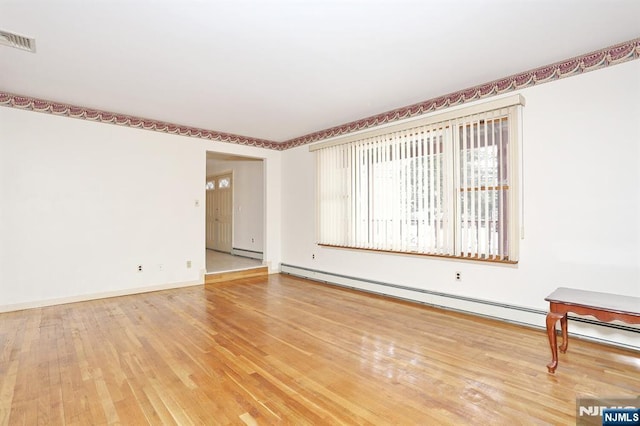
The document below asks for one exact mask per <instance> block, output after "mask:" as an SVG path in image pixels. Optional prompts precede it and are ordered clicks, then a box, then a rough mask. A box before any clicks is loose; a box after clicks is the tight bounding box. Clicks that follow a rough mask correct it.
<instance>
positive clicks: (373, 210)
mask: <svg viewBox="0 0 640 426" xmlns="http://www.w3.org/2000/svg"><path fill="white" fill-rule="evenodd" d="M517 112H518V111H517V106H508V107H503V108H498V109H493V110H490V111H484V112H480V113H474V114H470V115H464V116H458V117H448V118H447V119H446V120H442V121H438V122H435V123H434V122H431V123H428V124H423V125H415V124H414V125H409V126H407V127H408V128H406V129H398V128H397V127H394V129H393V130H392V131H389V132H388V133H384V132H382V133H381V132H378V133H377V134H374V135H372V136H370V137H366V136H365V137H362V139H359V140H354V141H351V142H347V143H341V144H330V145H329V146H326V147H320V148H319V149H316V151H317V152H316V154H317V171H318V176H317V202H318V243H319V244H322V245H329V246H339V247H352V248H362V249H372V250H382V251H394V252H407V253H422V254H432V255H445V256H456V257H465V258H475V259H485V260H503V261H517V260H518V250H517V247H518V244H517V242H518V226H517V222H518V220H517V211H518V209H517V207H518V205H517V192H516V189H517V186H518V182H517V143H516V141H517V137H516V136H517Z"/></svg>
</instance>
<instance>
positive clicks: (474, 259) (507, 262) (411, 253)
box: [318, 244, 518, 265]
mask: <svg viewBox="0 0 640 426" xmlns="http://www.w3.org/2000/svg"><path fill="white" fill-rule="evenodd" d="M318 245H319V246H320V247H328V248H337V249H344V250H358V251H369V252H374V253H390V254H401V255H408V256H423V257H432V258H437V259H449V260H463V261H472V262H481V263H491V264H502V265H517V264H518V261H517V260H506V259H482V258H479V257H470V256H452V255H448V254H427V253H418V252H414V251H395V250H380V249H368V248H361V247H349V246H334V245H330V244H318Z"/></svg>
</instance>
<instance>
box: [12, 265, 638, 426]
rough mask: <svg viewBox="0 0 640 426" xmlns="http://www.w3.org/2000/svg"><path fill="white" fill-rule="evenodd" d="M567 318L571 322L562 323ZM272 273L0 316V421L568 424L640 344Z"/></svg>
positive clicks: (616, 379) (630, 363) (613, 382)
mask: <svg viewBox="0 0 640 426" xmlns="http://www.w3.org/2000/svg"><path fill="white" fill-rule="evenodd" d="M569 327H571V324H569ZM549 356H550V351H549V348H548V343H547V338H546V334H545V331H543V330H541V329H540V330H537V329H531V328H525V327H520V326H515V325H510V324H506V323H502V322H498V321H493V320H488V319H483V318H479V317H475V316H468V315H463V314H459V313H452V312H447V311H443V310H439V309H434V308H429V307H425V306H422V305H418V304H411V303H408V302H402V301H397V300H393V299H386V298H383V297H378V296H373V295H368V294H365V293H359V292H355V291H351V290H344V289H340V288H337V287H332V286H328V285H325V284H319V283H314V282H311V281H307V280H303V279H298V278H294V277H289V276H286V275H271V276H269V277H268V278H266V279H265V278H259V279H256V278H254V279H246V280H237V281H232V282H226V283H217V284H214V285H207V286H195V287H187V288H182V289H176V290H167V291H160V292H155V293H147V294H140V295H134V296H126V297H118V298H111V299H103V300H96V301H89V302H82V303H75V304H68V305H60V306H54V307H47V308H40V309H31V310H26V311H19V312H11V313H4V314H0V424H11V425H13V424H26V425H35V424H54V425H56V424H77V425H87V424H130V425H141V424H181V425H182V424H184V425H188V424H196V425H200V424H212V425H225V424H239V425H242V424H260V425H270V424H294V425H305V424H312V425H323V424H375V425H385V424H400V425H412V424H417V425H447V424H455V425H463V424H475V425H488V424H491V425H514V424H551V425H564V424H575V402H576V401H575V399H576V397H578V396H620V397H629V396H636V395H637V394H638V391H639V390H640V354H639V353H638V352H634V351H629V350H622V349H616V348H612V347H609V346H603V345H599V344H595V343H591V342H586V341H581V340H578V339H575V338H574V339H572V340H570V345H569V351H568V352H567V353H566V354H561V356H560V366H559V367H558V371H557V373H556V374H555V375H550V374H548V373H547V369H546V363H547V362H548V361H549Z"/></svg>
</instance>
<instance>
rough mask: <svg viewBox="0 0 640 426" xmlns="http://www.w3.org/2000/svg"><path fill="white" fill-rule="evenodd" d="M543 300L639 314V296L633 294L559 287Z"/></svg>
mask: <svg viewBox="0 0 640 426" xmlns="http://www.w3.org/2000/svg"><path fill="white" fill-rule="evenodd" d="M544 300H546V301H548V302H556V303H564V304H568V305H580V306H588V307H590V308H596V309H605V310H611V311H617V312H627V313H633V314H638V315H640V297H634V296H622V295H619V294H611V293H600V292H597V291H588V290H579V289H575V288H567V287H559V288H557V289H556V291H554V292H553V293H551V294H550V295H549V296H547V297H545V299H544Z"/></svg>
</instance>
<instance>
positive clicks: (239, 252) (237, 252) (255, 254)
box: [231, 247, 264, 260]
mask: <svg viewBox="0 0 640 426" xmlns="http://www.w3.org/2000/svg"><path fill="white" fill-rule="evenodd" d="M231 254H232V255H234V256H242V257H248V258H250V259H257V260H262V259H263V257H264V256H263V253H262V252H261V251H254V250H246V249H241V248H235V247H234V248H232V249H231Z"/></svg>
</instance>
